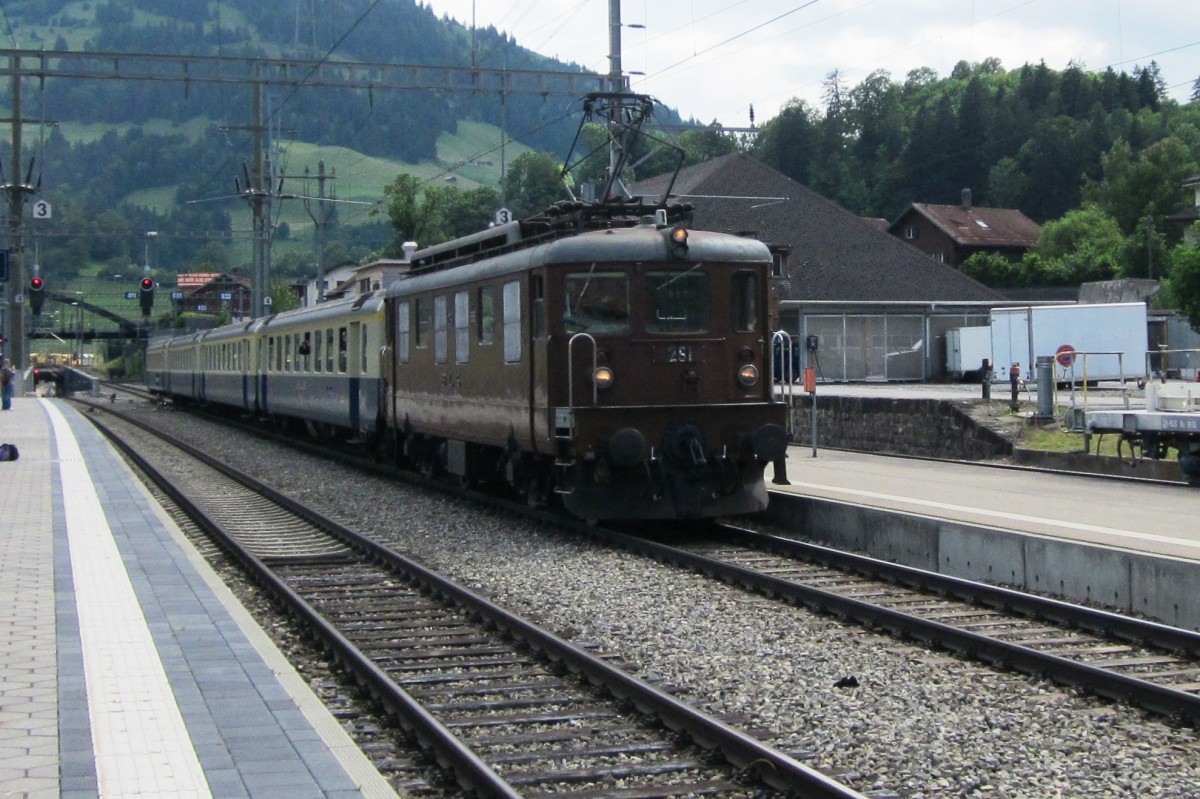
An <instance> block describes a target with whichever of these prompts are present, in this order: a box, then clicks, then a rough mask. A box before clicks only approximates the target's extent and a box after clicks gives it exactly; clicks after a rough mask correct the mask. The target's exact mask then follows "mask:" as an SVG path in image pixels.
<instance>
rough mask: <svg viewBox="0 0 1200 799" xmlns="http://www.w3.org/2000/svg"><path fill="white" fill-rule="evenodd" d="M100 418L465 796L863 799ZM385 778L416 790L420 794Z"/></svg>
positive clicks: (235, 476) (309, 516)
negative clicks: (147, 447)
mask: <svg viewBox="0 0 1200 799" xmlns="http://www.w3.org/2000/svg"><path fill="white" fill-rule="evenodd" d="M98 407H105V406H104V405H103V404H100V405H99V406H98ZM105 409H106V410H109V409H107V408H105ZM109 412H110V413H112V411H111V410H110V411H109ZM98 415H100V414H91V417H90V418H92V419H93V421H94V422H95V423H96V424H97V425H98V426H99V427H100V428H101V429H102V430H103V431H104V432H105V434H106V435H108V436H109V437H110V438H111V439H112V440H114V442H115V443H116V444H117V445H118V446H119V447H121V448H122V449H123V450H124V451H125V452H126V453H127V454H128V455H129V457H130V458H131V459H132V460H134V461H135V462H136V463H137V464H138V466H139V468H141V469H142V470H143V471H145V472H146V473H147V474H148V475H149V476H150V477H151V478H152V479H153V480H154V482H155V483H156V484H158V485H159V486H160V487H161V488H162V490H163V491H165V492H166V493H167V494H168V495H170V497H171V498H172V500H173V501H174V502H175V503H176V504H177V505H179V507H181V508H184V509H185V510H186V513H187V514H188V516H189V517H190V518H192V519H193V521H194V522H195V523H196V524H197V525H198V526H199V527H200V528H201V529H203V530H204V532H205V533H206V534H208V535H210V536H212V537H214V538H215V539H216V540H218V541H219V542H220V545H221V547H222V548H223V549H224V550H226V551H227V552H228V553H229V554H230V555H231V556H232V557H233V558H235V559H236V560H237V561H238V562H239V563H240V564H241V565H242V566H243V568H244V569H245V570H246V571H247V572H248V573H249V574H251V575H252V577H253V579H254V580H255V581H257V582H258V583H259V584H261V585H262V586H264V587H266V588H267V590H268V591H269V592H270V593H271V594H272V595H273V596H274V597H275V599H276V601H278V602H280V603H283V604H284V605H285V606H286V608H287V612H288V613H289V614H290V615H292V616H294V617H295V618H297V619H299V620H300V621H301V623H302V624H304V625H305V626H306V627H307V628H308V629H310V630H311V631H312V633H313V634H314V635H315V636H317V637H318V638H319V639H320V640H321V642H322V646H324V647H325V648H326V649H327V650H329V651H330V652H332V653H333V654H334V656H335V657H336V659H337V660H338V661H339V662H340V663H341V664H342V665H343V666H344V667H345V668H347V669H349V670H350V671H352V672H353V673H354V674H355V679H356V680H357V681H358V682H359V683H360V684H362V685H364V686H367V687H369V689H370V691H371V692H372V693H373V694H374V696H375V697H376V699H377V701H378V702H379V703H381V704H382V705H383V706H384V707H385V708H386V709H387V711H388V712H389V714H391V715H392V716H394V717H395V718H396V719H397V720H398V721H399V723H400V725H401V726H402V727H403V728H404V729H405V730H406V732H407V733H408V735H409V736H411V737H412V738H413V739H415V740H416V741H417V742H418V743H419V745H420V747H421V748H422V749H424V750H425V751H426V753H428V755H429V757H430V759H431V762H436V763H437V764H438V765H439V766H441V767H442V768H444V769H446V770H447V771H448V772H449V773H451V774H452V775H453V779H454V780H455V781H456V782H457V783H458V785H460V786H462V787H463V788H465V789H467V790H469V791H472V792H475V793H478V794H480V795H488V796H540V795H549V794H554V795H556V796H559V795H562V796H584V797H594V796H605V797H622V796H624V797H631V798H632V797H649V796H673V795H711V796H731V797H733V796H738V797H740V796H766V795H774V794H778V795H784V794H794V795H800V796H805V797H814V798H815V799H824V798H825V797H830V798H832V797H839V798H843V797H861V796H864V794H860V793H858V792H857V791H854V790H853V789H851V788H849V787H847V786H845V785H843V784H841V783H839V782H837V781H836V780H834V779H832V778H830V777H828V776H825V775H823V774H820V773H818V772H816V771H814V770H813V769H810V768H808V767H807V766H805V765H804V764H802V763H800V762H799V761H798V760H796V759H794V758H793V757H791V756H790V755H789V754H787V753H785V752H782V751H780V750H778V749H775V748H773V747H770V746H767V745H765V744H763V743H761V742H760V741H758V740H757V739H755V738H753V737H752V736H750V735H748V734H746V733H744V732H741V731H739V730H737V729H734V728H732V727H731V726H728V725H726V724H724V723H722V722H720V721H719V720H717V719H715V718H713V717H711V716H708V715H706V714H704V713H702V712H700V711H698V710H696V709H694V708H692V707H691V706H689V705H686V704H684V703H682V702H680V701H678V700H676V699H674V698H673V697H672V696H670V695H669V694H668V693H666V692H664V691H662V690H660V689H657V688H655V687H653V686H650V685H648V684H646V683H643V682H642V681H640V680H638V679H636V678H634V677H632V676H630V675H629V674H628V673H627V672H625V671H624V670H622V669H621V668H620V666H619V665H614V664H613V663H610V662H608V661H607V660H605V659H604V658H601V657H597V656H595V655H593V654H591V653H589V652H587V651H585V650H584V649H582V648H580V647H577V646H575V645H573V644H571V643H569V642H567V641H564V640H562V639H559V638H557V637H555V636H554V635H552V634H550V633H548V632H546V631H544V630H541V629H539V628H537V627H536V626H535V625H533V624H531V623H530V622H528V621H526V620H524V619H522V618H519V617H517V616H515V615H513V614H511V613H508V612H507V611H505V610H504V609H502V608H499V607H497V606H495V605H494V604H492V603H490V602H489V601H488V600H486V599H485V598H483V597H481V596H478V595H476V594H474V593H472V592H470V591H468V590H467V589H465V588H462V587H461V586H458V585H455V584H453V583H452V582H450V581H448V580H447V579H445V578H444V577H442V576H440V575H438V574H436V573H433V572H430V571H429V570H427V569H425V568H424V567H422V566H420V565H419V564H417V563H415V562H413V561H411V560H408V559H406V558H404V557H403V556H401V555H399V554H398V553H395V552H392V551H390V550H388V549H386V548H384V547H381V546H379V545H377V544H375V543H373V542H371V541H369V540H367V539H365V538H363V537H362V536H360V535H358V534H356V533H354V532H353V531H352V530H349V529H347V528H345V527H343V526H341V525H339V524H337V523H336V522H333V521H332V520H329V519H325V518H322V517H320V516H318V515H317V514H315V513H313V512H312V511H310V510H308V509H307V508H304V507H302V506H300V505H298V504H297V503H295V502H293V501H291V500H289V499H288V498H286V497H283V496H281V495H279V494H277V493H276V492H274V491H273V490H272V489H270V488H269V487H267V486H265V485H262V484H261V483H258V482H257V481H254V480H252V479H250V478H249V477H248V476H246V475H242V474H239V473H237V472H236V471H234V470H232V469H230V468H228V467H225V466H223V465H221V464H219V463H217V462H215V461H214V460H212V459H210V458H207V457H206V456H205V455H204V454H203V453H201V452H198V451H197V450H195V449H194V448H192V447H190V446H188V445H187V444H184V443H183V442H180V441H175V440H172V439H171V438H170V437H169V436H166V435H165V434H164V433H162V432H160V431H157V430H153V429H152V428H150V427H148V426H146V425H143V424H141V423H140V422H138V421H137V420H134V419H130V418H127V417H124V416H122V418H123V419H124V421H125V422H127V423H129V424H134V425H137V426H138V427H140V428H142V429H144V430H147V431H148V432H152V433H153V434H154V435H156V436H159V437H160V438H163V439H164V440H166V441H169V443H170V445H171V446H172V447H174V448H177V449H179V450H181V451H183V452H186V453H188V455H189V456H190V457H191V458H194V459H196V460H197V462H198V463H202V464H203V466H199V465H197V466H192V465H188V466H187V467H181V466H178V465H173V466H171V467H170V468H171V471H173V472H175V473H176V475H177V477H176V478H175V479H172V478H169V477H167V476H166V475H165V474H164V473H162V472H159V471H158V470H157V469H156V468H155V467H154V466H153V465H152V464H151V463H150V462H148V461H147V460H146V459H144V458H142V457H141V456H140V455H139V454H138V453H136V452H134V451H133V449H132V448H131V447H130V446H129V445H127V444H125V443H124V442H123V441H122V440H121V438H122V437H121V436H120V434H119V433H117V432H115V431H114V430H113V429H112V428H110V427H109V426H108V425H106V424H104V423H103V422H100V421H99V420H97V419H96V418H95V417H96V416H98ZM180 484H186V485H187V486H188V488H187V489H186V490H185V489H181V488H180V487H179V486H180ZM389 768H390V769H391V770H392V773H393V779H394V780H395V781H397V782H403V783H405V784H407V785H408V786H409V788H410V789H412V788H414V786H420V785H421V784H422V779H421V778H419V777H417V776H414V775H404V774H398V773H396V772H397V769H398V767H397V766H396V765H395V764H394V763H392V764H390V765H389ZM414 792H415V791H414Z"/></svg>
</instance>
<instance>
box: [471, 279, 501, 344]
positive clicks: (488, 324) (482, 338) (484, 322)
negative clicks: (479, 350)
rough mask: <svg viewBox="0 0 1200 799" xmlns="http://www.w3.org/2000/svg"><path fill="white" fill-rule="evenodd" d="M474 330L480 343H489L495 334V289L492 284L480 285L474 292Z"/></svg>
mask: <svg viewBox="0 0 1200 799" xmlns="http://www.w3.org/2000/svg"><path fill="white" fill-rule="evenodd" d="M475 302H476V307H477V308H478V310H477V311H476V314H477V316H476V317H475V318H476V328H477V329H476V331H475V337H476V339H478V341H479V343H480V344H491V343H492V340H493V337H494V336H495V334H496V290H495V289H494V288H493V287H492V286H480V287H479V290H478V292H477V293H476V298H475Z"/></svg>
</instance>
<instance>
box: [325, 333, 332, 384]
mask: <svg viewBox="0 0 1200 799" xmlns="http://www.w3.org/2000/svg"><path fill="white" fill-rule="evenodd" d="M325 372H326V373H327V374H333V328H332V327H327V328H325Z"/></svg>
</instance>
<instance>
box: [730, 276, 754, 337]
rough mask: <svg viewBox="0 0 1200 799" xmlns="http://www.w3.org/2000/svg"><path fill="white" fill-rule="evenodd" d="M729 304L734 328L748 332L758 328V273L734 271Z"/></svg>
mask: <svg viewBox="0 0 1200 799" xmlns="http://www.w3.org/2000/svg"><path fill="white" fill-rule="evenodd" d="M729 306H730V313H731V314H732V318H731V319H730V320H729V321H730V323H731V324H732V325H733V329H734V330H738V331H741V332H743V333H749V332H752V331H754V330H756V329H757V328H758V275H756V274H754V273H753V272H734V273H733V280H732V284H731V285H730V288H729Z"/></svg>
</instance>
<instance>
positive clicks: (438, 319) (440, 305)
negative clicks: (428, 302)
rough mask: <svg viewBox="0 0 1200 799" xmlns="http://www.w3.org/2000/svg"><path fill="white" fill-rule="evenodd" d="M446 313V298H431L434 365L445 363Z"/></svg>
mask: <svg viewBox="0 0 1200 799" xmlns="http://www.w3.org/2000/svg"><path fill="white" fill-rule="evenodd" d="M448 335H449V334H448V332H447V313H446V298H445V296H438V297H434V298H433V360H434V363H445V362H446V337H447V336H448Z"/></svg>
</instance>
